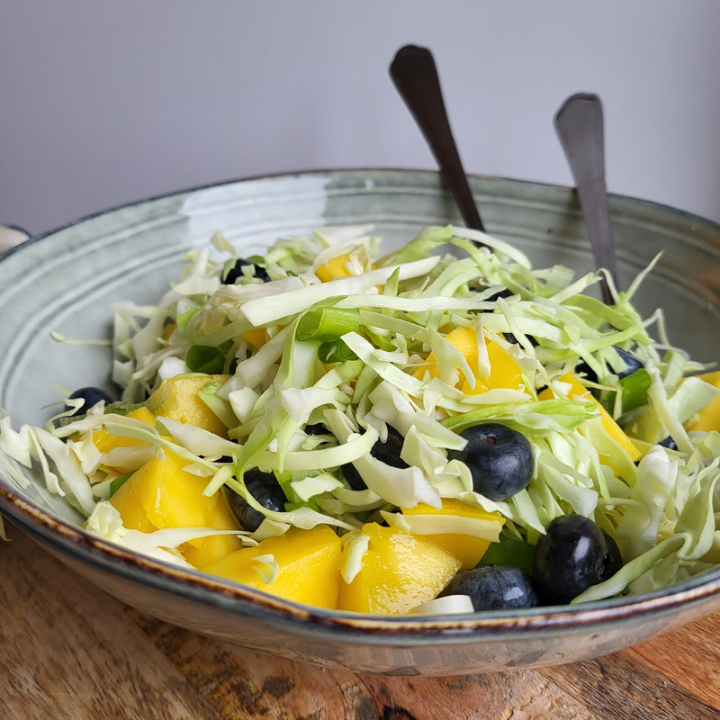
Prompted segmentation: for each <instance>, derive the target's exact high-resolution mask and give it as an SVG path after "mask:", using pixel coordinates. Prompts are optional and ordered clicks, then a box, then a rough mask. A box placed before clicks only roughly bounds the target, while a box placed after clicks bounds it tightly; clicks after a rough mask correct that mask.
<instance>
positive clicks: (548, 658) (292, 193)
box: [0, 170, 720, 675]
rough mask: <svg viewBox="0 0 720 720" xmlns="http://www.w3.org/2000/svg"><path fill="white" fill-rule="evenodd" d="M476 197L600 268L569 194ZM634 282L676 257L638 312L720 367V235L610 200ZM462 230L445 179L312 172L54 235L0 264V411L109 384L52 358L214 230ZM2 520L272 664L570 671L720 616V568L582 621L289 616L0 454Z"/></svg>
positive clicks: (484, 182) (240, 238)
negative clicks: (103, 528)
mask: <svg viewBox="0 0 720 720" xmlns="http://www.w3.org/2000/svg"><path fill="white" fill-rule="evenodd" d="M471 186H472V189H473V192H474V194H475V197H476V200H477V201H478V202H479V204H480V207H481V209H482V214H483V218H484V219H485V222H486V224H487V226H488V228H489V230H490V231H491V232H492V233H493V234H496V235H498V236H499V237H502V238H504V239H507V240H510V241H512V242H513V243H515V244H516V245H517V247H519V248H520V249H522V250H523V251H524V252H526V253H527V254H528V255H529V256H530V257H531V258H532V260H533V262H534V263H536V264H537V265H549V264H552V263H563V264H565V265H568V266H570V267H572V268H573V269H575V270H577V271H581V272H582V271H587V270H590V269H592V257H591V254H590V251H589V248H588V244H587V239H586V237H585V231H584V226H583V222H582V216H581V213H580V210H579V207H578V204H577V201H576V198H575V195H574V193H573V191H572V190H570V189H568V188H563V187H555V186H550V185H543V184H537V183H527V182H519V181H514V180H506V179H501V178H489V177H473V178H471ZM610 207H611V212H612V224H613V232H614V237H615V242H616V245H617V251H618V258H619V264H620V276H621V282H622V284H623V286H625V287H627V285H628V284H629V282H630V280H631V278H632V277H633V276H634V275H635V274H636V273H637V272H638V271H639V270H641V269H642V268H643V267H645V266H646V265H647V263H648V262H650V260H651V259H652V258H653V257H654V256H655V255H656V254H657V253H658V252H659V251H660V250H664V251H665V255H664V256H663V258H662V260H661V261H660V262H659V264H658V266H657V268H656V270H655V272H654V273H653V275H652V276H651V277H650V278H649V279H648V280H647V281H646V283H645V284H644V286H643V289H642V291H641V293H640V295H639V297H638V299H637V302H638V306H639V307H640V309H641V310H642V311H643V312H644V313H646V314H648V313H650V312H651V311H652V310H653V309H654V308H655V307H657V306H658V305H661V306H663V307H664V308H665V311H666V318H667V327H668V331H669V334H670V338H671V339H672V341H673V342H674V343H675V344H678V345H681V346H683V347H685V348H687V349H688V350H689V351H690V352H691V353H692V354H693V355H694V356H695V357H696V358H697V359H699V360H703V361H712V360H716V359H718V358H720V333H718V332H716V329H717V327H718V313H719V311H720V295H719V293H720V227H718V226H717V225H715V224H713V223H711V222H708V221H706V220H702V219H700V218H697V217H693V216H691V215H688V214H686V213H683V212H680V211H677V210H673V209H670V208H667V207H661V206H659V205H655V204H652V203H648V202H643V201H640V200H634V199H630V198H625V197H613V198H612V199H611V202H610ZM448 221H455V222H459V219H458V217H457V214H456V211H455V209H454V207H453V204H452V201H451V200H450V198H449V196H448V194H447V193H446V192H445V191H444V189H443V186H442V183H441V181H440V179H439V177H438V175H437V174H436V173H432V172H421V171H406V170H348V171H328V172H308V173H300V174H293V175H282V176H274V177H265V178H257V179H251V180H243V181H240V182H232V183H226V184H222V185H217V186H213V187H206V188H201V189H198V190H192V191H189V192H183V193H178V194H174V195H169V196H166V197H161V198H156V199H152V200H147V201H143V202H139V203H135V204H133V205H130V206H126V207H122V208H119V209H116V210H111V211H109V212H106V213H101V214H98V215H95V216H92V217H89V218H85V219H83V220H80V221H79V222H77V223H74V224H72V225H68V226H66V227H63V228H60V229H59V230H55V231H53V232H50V233H47V234H45V235H43V236H42V237H38V238H35V239H33V240H31V241H29V242H27V243H25V244H24V245H22V246H20V247H18V248H15V249H13V250H11V251H9V252H8V253H6V254H5V255H4V256H2V257H1V258H0V318H1V319H0V347H1V348H2V356H1V357H0V405H1V406H3V407H4V408H6V409H7V410H8V411H10V412H11V413H12V415H13V417H14V419H15V422H16V423H20V422H32V423H38V422H42V421H44V420H45V419H46V417H47V415H45V414H44V413H47V412H49V411H43V410H41V409H40V408H41V407H42V406H43V405H45V404H46V403H48V402H51V401H53V400H56V399H57V398H58V395H59V392H58V390H57V384H59V385H61V386H65V387H67V388H76V387H79V386H84V385H103V384H105V385H107V383H108V378H109V371H110V364H111V357H110V352H109V350H108V349H107V348H101V347H92V346H90V347H75V346H68V345H58V344H56V343H54V342H53V341H52V340H51V338H50V331H51V330H57V331H59V332H60V333H63V334H65V335H67V336H69V337H73V338H97V337H103V336H108V334H109V331H110V322H111V312H110V310H109V305H110V304H111V303H112V302H115V301H118V300H122V299H128V298H132V299H134V300H135V301H136V302H137V303H139V304H142V303H146V302H152V301H154V300H155V299H157V298H158V297H159V295H160V294H161V293H162V292H163V290H164V288H166V287H167V285H168V283H169V281H170V280H171V279H172V278H174V277H175V276H176V274H177V272H178V269H179V267H180V258H181V256H182V254H183V253H184V252H185V251H186V250H188V249H190V248H196V247H200V246H202V245H203V244H204V243H206V242H207V240H208V238H209V237H210V236H211V235H212V234H213V233H214V232H215V231H216V230H218V229H222V230H223V232H224V233H225V234H226V235H227V236H228V237H229V238H230V239H231V240H233V241H234V242H235V243H236V245H237V246H238V247H239V248H244V247H250V246H256V245H263V244H267V243H269V242H271V241H273V240H275V239H276V238H277V237H278V236H282V235H288V234H293V233H303V232H306V231H308V230H310V229H311V228H313V227H319V226H323V225H345V224H357V223H363V224H364V223H374V224H375V226H376V232H377V234H379V235H382V236H383V237H384V238H385V240H386V242H387V243H391V244H398V243H400V242H402V241H404V240H407V239H409V238H411V237H412V236H413V234H414V233H415V232H416V231H417V230H419V229H420V228H421V227H423V226H425V225H430V224H444V223H447V222H448ZM0 510H2V512H3V514H4V515H5V516H6V517H8V518H9V519H11V520H12V522H13V523H15V524H16V525H17V526H19V527H20V528H22V529H23V530H24V531H25V532H27V533H28V534H29V535H30V536H32V537H33V538H34V539H35V540H36V541H37V542H39V543H40V544H41V545H42V546H43V547H45V548H46V549H47V550H48V551H49V552H51V553H53V554H54V555H55V556H56V557H57V558H59V559H60V560H61V561H62V562H63V563H65V564H66V565H67V566H68V567H69V568H71V569H72V570H74V571H76V572H77V573H78V574H79V575H81V576H82V577H83V578H85V579H86V580H88V581H89V582H91V583H94V584H96V585H98V586H99V587H101V588H103V589H104V590H106V591H107V592H109V593H110V594H111V595H114V596H115V597H118V598H120V599H121V600H123V601H125V602H127V603H128V604H130V605H133V606H135V607H137V608H139V609H141V610H143V611H145V612H147V613H150V614H151V615H154V616H157V617H158V618H161V619H163V620H168V621H170V622H172V623H176V624H178V625H181V626H183V627H185V628H189V629H191V630H195V631H197V632H200V633H204V634H206V635H209V636H211V637H214V638H218V639H220V640H226V641H231V642H234V643H238V644H240V645H243V646H247V647H249V648H253V649H257V650H264V651H267V652H270V653H274V654H276V655H280V656H283V657H289V658H297V659H302V660H306V661H310V662H315V663H319V664H322V665H325V666H328V667H341V668H348V669H350V670H354V671H358V672H363V673H386V674H391V675H419V674H435V675H456V674H463V673H477V672H483V671H495V670H501V669H503V668H508V667H531V666H538V665H550V664H555V663H565V662H571V661H574V660H581V659H585V658H590V657H593V656H596V655H601V654H604V653H609V652H613V651H616V650H619V649H621V648H624V647H628V646H630V645H632V644H634V643H637V642H639V641H641V640H644V639H646V638H648V637H651V636H652V635H655V634H657V633H659V632H662V631H664V630H667V629H669V628H672V627H676V626H678V625H681V624H684V623H687V622H689V621H691V620H694V619H696V618H698V617H700V616H702V615H704V614H706V613H709V612H711V611H713V610H716V609H718V608H720V570H713V571H711V572H708V573H706V574H704V575H700V576H697V577H695V578H693V579H692V580H690V581H687V582H685V583H683V584H680V585H677V586H674V587H672V588H670V589H668V590H665V591H663V592H659V593H655V594H652V595H644V596H639V597H634V598H632V599H622V600H609V601H603V602H597V603H592V604H587V605H583V606H573V607H557V608H540V609H533V610H526V611H523V612H514V613H509V612H492V613H485V614H475V615H464V616H452V617H446V618H443V619H437V618H432V617H425V618H423V617H377V616H376V617H373V616H364V615H353V614H349V613H340V612H331V611H323V610H318V609H315V608H311V607H307V606H302V605H297V604H293V603H290V602H286V601H284V600H280V599H277V598H274V597H272V596H270V595H266V594H264V593H262V592H259V591H254V590H251V589H249V588H245V587H242V586H240V585H236V584H232V583H228V582H224V581H220V580H218V579H215V578H212V577H209V576H204V575H202V574H201V573H198V572H191V571H185V570H182V569H178V568H173V567H170V566H167V565H164V564H162V563H160V562H155V561H153V560H149V559H145V558H143V557H140V556H138V555H135V554H133V553H131V552H128V551H125V550H123V549H122V548H119V547H116V546H113V545H110V544H108V543H106V542H104V541H101V540H98V539H96V538H93V537H92V536H90V535H88V534H87V533H85V532H84V531H83V530H81V529H80V528H79V527H78V522H79V521H80V517H79V516H78V515H77V514H75V513H74V511H72V510H71V509H70V508H68V507H67V506H66V505H64V504H63V503H62V501H59V500H58V499H57V498H55V497H51V496H49V495H48V494H47V492H46V491H44V489H43V485H42V484H41V483H40V482H39V481H38V480H37V478H35V477H33V476H32V474H30V473H27V472H23V471H22V470H21V469H20V468H19V467H18V466H17V465H15V464H14V463H13V462H12V461H10V460H9V459H8V458H7V457H5V456H4V455H2V453H0Z"/></svg>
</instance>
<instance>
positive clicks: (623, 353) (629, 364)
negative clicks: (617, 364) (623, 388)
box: [615, 347, 645, 380]
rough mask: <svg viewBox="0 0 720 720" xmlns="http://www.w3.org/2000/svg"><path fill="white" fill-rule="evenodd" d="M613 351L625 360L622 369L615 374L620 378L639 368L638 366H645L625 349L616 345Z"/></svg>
mask: <svg viewBox="0 0 720 720" xmlns="http://www.w3.org/2000/svg"><path fill="white" fill-rule="evenodd" d="M615 352H616V353H617V354H618V355H619V356H620V357H621V358H622V360H623V361H624V362H625V368H624V369H623V370H620V371H619V372H618V374H617V376H618V377H619V378H620V379H621V380H622V378H624V377H627V376H628V375H632V374H633V373H634V372H636V371H637V370H640V368H643V367H645V366H644V365H643V364H642V362H641V361H640V360H639V359H638V358H636V357H635V356H634V355H633V354H632V353H630V352H628V351H627V350H623V349H622V348H618V347H616V348H615Z"/></svg>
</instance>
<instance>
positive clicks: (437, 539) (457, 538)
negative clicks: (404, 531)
mask: <svg viewBox="0 0 720 720" xmlns="http://www.w3.org/2000/svg"><path fill="white" fill-rule="evenodd" d="M402 513H403V515H456V516H459V517H466V518H474V519H477V520H488V521H490V522H497V523H500V525H501V526H502V525H504V524H505V518H504V517H503V516H502V515H501V514H500V513H497V512H492V513H490V512H486V511H485V510H483V509H482V508H481V507H477V506H475V505H468V503H465V502H463V501H462V500H454V499H450V498H445V499H444V500H443V501H442V508H434V507H430V505H425V504H424V503H420V504H418V505H416V506H415V507H414V508H403V510H402ZM423 538H424V539H425V540H430V542H433V543H435V544H436V545H439V546H440V547H441V548H443V549H444V550H447V551H448V552H449V553H452V554H453V555H454V556H455V557H456V558H457V559H458V560H460V562H461V563H462V565H461V566H460V570H470V568H474V567H475V566H476V565H477V564H478V563H479V562H480V560H482V557H483V555H484V554H485V552H486V550H487V549H488V548H489V547H490V540H485V539H483V538H479V537H473V536H472V535H462V534H460V533H438V534H437V535H423Z"/></svg>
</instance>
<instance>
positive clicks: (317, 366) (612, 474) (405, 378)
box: [0, 225, 720, 615]
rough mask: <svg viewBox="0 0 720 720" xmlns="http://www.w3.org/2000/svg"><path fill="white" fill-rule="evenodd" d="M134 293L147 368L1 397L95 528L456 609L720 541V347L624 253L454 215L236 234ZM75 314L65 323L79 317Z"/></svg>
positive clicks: (365, 596)
mask: <svg viewBox="0 0 720 720" xmlns="http://www.w3.org/2000/svg"><path fill="white" fill-rule="evenodd" d="M184 260H185V269H184V271H183V272H182V275H181V276H180V277H178V278H177V279H176V281H175V282H173V283H172V285H171V287H170V288H169V289H168V290H167V292H166V293H165V294H164V295H163V296H162V297H160V298H158V300H157V302H156V304H145V303H142V304H140V303H136V302H135V301H134V300H133V299H132V298H129V299H128V300H127V301H125V302H119V303H115V304H114V305H113V310H114V316H115V321H114V332H113V340H112V347H113V355H114V361H113V371H112V378H113V381H114V382H115V383H116V384H117V386H119V387H121V388H122V394H121V395H118V396H115V397H111V396H110V395H109V394H108V393H107V392H106V391H104V390H102V389H100V388H96V387H83V388H80V389H79V390H76V391H75V392H72V393H69V394H68V395H69V397H67V399H66V400H65V401H64V403H61V405H60V406H58V407H57V408H56V412H55V414H54V415H53V417H52V418H51V419H50V420H48V422H47V423H46V424H45V425H44V426H42V427H40V426H33V425H30V424H24V425H22V426H20V427H17V426H14V425H13V422H12V419H11V417H10V416H5V417H3V418H2V420H0V450H2V451H4V453H5V454H6V455H7V456H8V457H10V458H12V459H13V460H14V461H15V462H16V463H17V464H18V465H19V466H25V467H27V468H35V469H36V470H37V471H38V472H39V473H40V475H41V477H42V479H43V482H44V486H45V489H46V490H47V492H48V493H50V494H52V495H56V496H61V497H62V498H63V500H64V502H66V503H67V504H69V505H71V506H72V507H73V508H74V509H75V510H76V511H78V512H79V513H80V514H81V516H82V518H83V527H84V528H85V529H86V530H87V531H89V532H90V533H92V534H93V535H95V536H99V537H100V538H103V539H105V540H108V541H110V542H113V543H117V544H119V545H121V546H123V547H125V548H127V549H130V550H132V551H135V552H139V553H142V554H145V555H150V556H152V557H154V558H155V559H159V560H161V561H163V562H165V563H170V564H172V565H174V566H179V567H183V568H186V569H192V570H199V571H201V572H202V573H206V574H208V575H212V576H215V577H218V578H223V579H225V580H228V581H231V582H234V583H239V584H241V585H243V586H249V587H252V588H255V589H257V590H261V591H265V592H267V593H270V594H271V595H274V596H277V597H281V598H285V599H287V600H290V601H294V602H298V603H303V604H307V605H311V606H314V607H317V608H324V609H329V610H339V611H347V612H355V613H363V614H371V615H408V614H421V615H453V614H456V613H460V614H468V613H482V612H485V611H496V610H519V609H523V608H533V607H543V606H557V605H564V604H568V603H571V604H573V605H577V604H582V603H585V602H588V601H597V600H604V599H608V598H619V597H623V596H628V595H638V594H639V595H641V594H644V593H648V592H652V591H657V590H659V589H662V588H666V587H668V586H671V585H674V584H676V583H678V582H681V581H684V580H687V579H689V578H692V577H693V576H695V575H698V574H699V573H702V572H704V571H706V570H708V569H710V568H712V567H713V566H715V565H716V564H717V563H719V562H720V532H719V531H718V530H717V529H716V507H715V504H716V486H717V482H718V478H720V468H719V467H718V465H719V464H720V434H718V432H717V431H718V430H720V399H718V398H717V396H718V393H719V389H718V388H720V373H717V372H711V371H709V370H710V368H709V367H707V366H705V365H703V364H701V363H698V362H695V361H693V360H692V359H691V358H690V357H689V356H688V354H687V353H686V352H684V351H683V350H682V349H678V348H675V347H673V346H672V344H671V343H670V341H669V340H668V338H667V333H666V330H665V325H664V319H663V314H662V311H660V310H658V311H657V312H655V313H654V314H652V315H651V316H649V317H647V318H645V317H642V316H641V314H640V313H639V312H638V310H637V309H636V308H635V307H634V305H633V300H634V297H635V294H636V292H637V290H638V288H639V287H640V286H641V284H642V282H643V280H644V278H645V276H646V274H647V273H650V272H652V263H651V264H650V266H648V267H647V268H646V269H645V270H644V271H643V272H641V273H640V274H639V275H638V277H637V278H636V280H635V281H634V282H633V283H632V284H631V285H630V286H629V289H628V290H627V292H620V291H618V290H617V289H615V288H612V291H613V297H614V303H613V304H612V305H607V304H604V303H603V302H601V301H600V300H598V299H596V298H595V297H594V295H593V290H594V286H595V285H596V284H597V283H598V282H599V278H600V275H599V274H598V273H587V274H585V275H582V276H580V277H574V275H573V273H572V272H571V271H570V270H568V269H567V268H565V267H563V266H561V265H554V266H551V267H547V268H539V269H537V268H533V266H532V264H531V262H530V260H529V259H528V257H527V256H526V255H525V254H523V252H521V251H520V250H519V249H517V247H515V246H513V245H512V244H510V243H508V242H505V241H503V240H499V239H498V238H496V237H493V236H491V235H486V234H484V233H479V232H477V231H474V230H468V229H466V228H461V227H456V226H452V225H446V226H430V227H427V228H425V229H424V230H422V231H421V232H420V233H419V234H418V235H417V236H415V237H414V238H412V239H409V241H408V242H407V243H406V244H405V245H404V246H402V247H400V248H399V249H396V250H392V251H388V250H387V249H385V248H384V246H383V244H382V241H381V238H379V237H377V236H376V234H375V233H374V230H373V228H372V227H371V226H342V227H327V226H326V227H320V228H318V229H316V230H315V231H314V233H312V234H311V235H288V236H285V237H282V238H281V239H279V240H277V241H276V242H274V243H272V244H270V245H269V246H268V247H267V248H266V249H265V250H264V251H263V252H259V253H258V254H250V255H247V254H241V253H239V252H238V250H237V249H236V247H235V246H234V245H233V244H232V243H231V242H230V241H229V240H228V239H227V238H226V237H225V235H223V233H222V232H220V231H218V232H216V233H215V234H214V235H213V236H212V238H211V242H210V243H209V245H208V247H206V248H203V249H195V250H192V251H189V252H188V253H187V254H186V256H185V258H184ZM56 339H58V340H61V341H63V340H66V339H65V338H63V337H62V336H60V335H56Z"/></svg>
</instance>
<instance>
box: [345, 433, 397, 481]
mask: <svg viewBox="0 0 720 720" xmlns="http://www.w3.org/2000/svg"><path fill="white" fill-rule="evenodd" d="M387 429H388V436H387V440H386V441H385V442H382V441H381V440H378V441H377V442H376V443H375V444H374V445H373V446H372V450H370V454H371V455H372V456H373V457H374V458H376V459H377V460H380V462H384V463H385V464H386V465H392V467H396V468H406V467H409V465H408V464H407V463H406V462H405V461H404V460H402V459H401V458H400V451H401V450H402V446H403V443H404V442H405V438H404V437H403V436H402V435H401V434H400V433H399V432H398V431H397V430H396V429H395V428H394V427H392V426H391V425H388V426H387ZM342 471H343V475H344V476H345V479H346V480H347V481H348V484H349V485H350V487H351V488H352V489H353V490H366V489H367V485H366V484H365V481H364V480H363V479H362V477H361V475H360V473H359V472H358V471H357V469H356V468H355V466H354V465H353V464H352V463H348V464H347V465H343V466H342Z"/></svg>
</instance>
